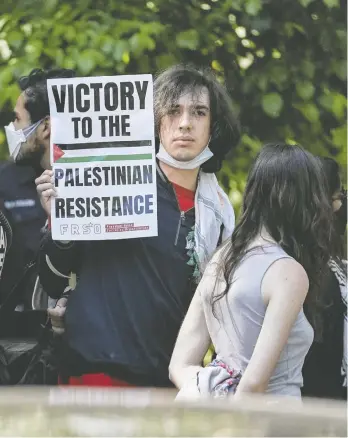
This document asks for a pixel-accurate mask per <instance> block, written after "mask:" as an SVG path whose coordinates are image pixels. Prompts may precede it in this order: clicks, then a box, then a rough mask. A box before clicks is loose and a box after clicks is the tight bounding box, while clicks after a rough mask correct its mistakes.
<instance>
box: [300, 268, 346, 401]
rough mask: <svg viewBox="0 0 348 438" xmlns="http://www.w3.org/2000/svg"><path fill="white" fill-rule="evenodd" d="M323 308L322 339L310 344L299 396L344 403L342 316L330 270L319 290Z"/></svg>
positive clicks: (341, 303) (342, 311)
mask: <svg viewBox="0 0 348 438" xmlns="http://www.w3.org/2000/svg"><path fill="white" fill-rule="evenodd" d="M320 287H321V288H322V290H323V292H324V294H325V295H324V296H325V305H326V308H325V310H324V311H323V337H322V340H321V341H320V342H317V341H314V342H313V344H312V346H311V348H310V350H309V352H308V354H307V356H306V359H305V362H304V365H303V369H302V374H303V387H302V395H303V396H306V397H320V398H322V397H324V398H333V399H346V398H347V388H344V387H343V386H342V384H343V376H342V374H341V367H342V359H343V325H344V313H345V312H346V311H347V309H346V306H345V305H344V304H343V301H342V295H341V290H340V285H339V283H338V281H337V278H336V276H335V274H334V273H333V272H332V271H331V270H330V271H329V272H328V273H327V275H326V276H325V278H324V279H323V281H322V283H321V286H320Z"/></svg>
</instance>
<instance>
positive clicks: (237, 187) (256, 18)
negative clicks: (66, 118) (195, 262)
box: [0, 0, 347, 209]
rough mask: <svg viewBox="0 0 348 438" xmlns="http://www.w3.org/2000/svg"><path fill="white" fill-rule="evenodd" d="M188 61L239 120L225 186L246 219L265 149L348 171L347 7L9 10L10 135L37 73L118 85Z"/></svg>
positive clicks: (43, 6) (4, 84)
mask: <svg viewBox="0 0 348 438" xmlns="http://www.w3.org/2000/svg"><path fill="white" fill-rule="evenodd" d="M187 61H190V62H194V63H198V64H204V65H210V66H211V67H212V68H213V69H214V70H215V71H216V73H217V74H218V76H219V77H220V78H221V79H225V81H226V84H227V87H228V89H229V90H230V92H231V95H232V97H233V101H234V105H235V108H236V111H237V112H238V114H239V117H240V120H241V124H242V130H243V136H242V141H241V144H240V147H239V148H238V150H237V151H236V152H235V153H234V155H233V156H231V157H230V158H229V160H228V161H227V162H226V163H225V165H224V168H223V169H222V171H221V172H220V175H219V178H220V180H221V181H222V183H223V184H224V186H225V188H226V189H228V190H229V192H230V197H231V200H232V202H233V203H234V205H235V206H236V207H237V209H238V207H239V205H240V201H241V194H242V192H243V189H244V184H245V177H246V173H247V171H248V168H249V166H250V163H251V160H252V158H253V157H254V156H255V154H256V153H257V151H258V150H259V148H260V146H261V144H262V143H265V142H268V141H274V140H285V141H287V142H290V143H295V142H296V143H297V142H298V143H300V144H302V145H303V146H304V147H306V148H307V149H309V150H310V151H312V152H313V153H315V154H320V155H329V156H333V157H334V158H335V159H337V160H338V161H339V162H340V164H341V165H342V166H343V167H344V168H346V137H347V124H346V109H347V102H346V2H345V1H343V0H342V1H340V0H202V1H199V0H153V1H147V2H146V1H140V0H123V1H122V0H104V1H102V0H70V1H58V0H45V1H41V0H40V1H39V0H22V1H20V0H19V1H17V2H15V1H8V0H2V2H1V5H0V124H1V126H2V125H4V124H6V123H8V117H9V111H10V110H11V109H12V108H13V106H14V104H15V101H16V98H17V96H18V94H19V88H18V86H17V83H16V81H17V79H18V78H19V77H20V76H21V75H24V74H27V73H28V72H29V71H30V70H31V69H32V68H36V67H43V68H49V67H53V66H60V67H66V68H73V69H76V70H77V72H78V75H80V76H87V75H112V74H122V73H149V72H151V73H153V72H156V71H158V70H160V69H163V68H165V67H167V66H169V65H171V64H173V63H177V62H187ZM6 154H7V146H6V142H5V136H4V133H3V131H2V130H1V131H0V157H1V158H5V157H6Z"/></svg>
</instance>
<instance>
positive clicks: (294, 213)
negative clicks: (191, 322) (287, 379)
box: [212, 144, 335, 338]
mask: <svg viewBox="0 0 348 438" xmlns="http://www.w3.org/2000/svg"><path fill="white" fill-rule="evenodd" d="M262 227H263V228H264V229H265V230H266V231H267V232H268V233H269V235H270V236H271V237H272V238H273V239H274V240H275V241H276V242H277V243H278V244H279V245H280V246H281V248H283V249H284V251H285V252H286V253H287V254H288V255H290V256H291V257H293V258H294V259H295V260H296V261H298V262H299V263H300V264H301V265H302V266H303V268H304V269H305V270H306V272H307V275H308V278H309V284H310V288H309V292H308V294H307V297H306V300H305V306H304V307H305V312H306V316H307V318H308V319H309V321H310V322H311V324H312V326H313V328H314V329H315V331H316V335H317V336H318V337H319V338H320V336H321V330H322V326H321V318H320V313H321V312H320V310H321V308H322V306H323V301H322V297H321V295H320V288H319V287H318V286H319V285H320V279H321V276H322V275H323V273H324V272H325V271H326V270H327V263H328V261H329V258H330V256H331V255H332V253H333V252H334V251H335V249H334V248H335V242H334V237H333V236H334V234H333V220H332V209H331V206H330V204H329V201H328V199H327V195H326V187H325V181H324V179H323V174H322V168H321V165H320V162H319V161H318V160H317V159H316V158H315V157H314V156H313V155H311V154H310V153H309V152H307V151H305V150H304V149H302V148H301V147H300V146H290V145H286V144H269V145H266V146H264V147H263V148H262V150H261V152H260V153H259V155H258V157H257V158H256V161H255V163H254V165H253V167H252V168H251V170H250V173H249V176H248V181H247V185H246V189H245V193H244V198H243V211H242V215H241V218H240V221H239V223H238V225H237V226H236V228H235V230H234V232H233V234H232V237H231V240H230V242H228V243H227V244H226V246H225V247H224V248H223V250H222V251H223V253H222V257H221V260H222V262H221V264H220V266H219V268H218V269H220V272H219V274H218V275H221V273H223V276H224V279H225V282H226V288H225V290H224V291H223V292H222V293H221V294H219V295H213V297H212V304H213V312H214V305H215V303H216V302H217V301H218V300H219V299H221V298H222V297H223V296H225V295H226V294H227V293H228V290H229V287H230V286H231V282H232V277H233V274H234V272H235V270H236V268H237V267H238V265H239V264H240V262H241V261H242V259H243V258H244V257H245V256H246V255H247V254H248V253H249V252H250V251H252V250H251V249H248V247H249V246H250V244H251V243H252V242H253V241H254V239H255V238H256V237H257V236H258V235H259V234H260V231H261V229H262ZM214 314H215V313H214Z"/></svg>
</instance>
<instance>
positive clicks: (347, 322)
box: [329, 260, 348, 386]
mask: <svg viewBox="0 0 348 438" xmlns="http://www.w3.org/2000/svg"><path fill="white" fill-rule="evenodd" d="M343 265H344V267H345V268H347V261H346V260H344V261H343ZM329 266H330V269H331V271H332V272H333V273H334V274H335V277H336V279H337V281H338V284H339V286H340V290H341V295H342V301H343V304H344V305H345V308H346V310H345V312H344V323H343V324H344V325H343V359H342V368H341V373H342V376H344V381H343V386H347V341H348V338H347V333H348V319H347V275H346V272H344V271H343V270H342V268H341V267H340V266H339V265H338V264H337V263H336V262H335V261H334V260H330V262H329Z"/></svg>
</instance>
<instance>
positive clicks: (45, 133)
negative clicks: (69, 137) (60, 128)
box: [42, 116, 51, 140]
mask: <svg viewBox="0 0 348 438" xmlns="http://www.w3.org/2000/svg"><path fill="white" fill-rule="evenodd" d="M50 135H51V118H50V117H49V116H47V117H45V119H44V121H43V130H42V139H43V140H48V139H49V138H50Z"/></svg>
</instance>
